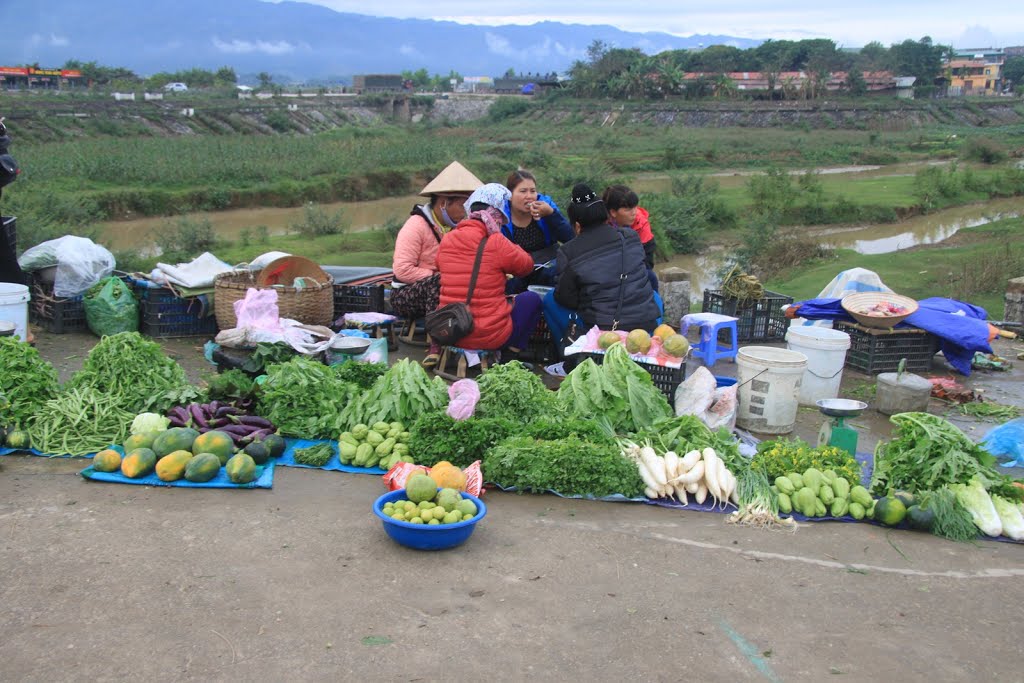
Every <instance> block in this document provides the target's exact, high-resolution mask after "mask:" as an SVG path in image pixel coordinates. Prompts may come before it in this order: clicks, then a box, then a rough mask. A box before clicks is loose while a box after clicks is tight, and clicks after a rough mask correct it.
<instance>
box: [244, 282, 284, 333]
mask: <svg viewBox="0 0 1024 683" xmlns="http://www.w3.org/2000/svg"><path fill="white" fill-rule="evenodd" d="M234 307H235V317H236V318H238V322H237V323H236V324H235V326H236V327H248V328H251V329H255V330H270V331H273V332H281V331H283V328H282V327H281V316H280V313H279V311H278V308H277V291H276V290H273V289H253V288H249V289H248V290H247V291H246V292H245V298H244V299H241V300H239V301H236V302H235V304H234Z"/></svg>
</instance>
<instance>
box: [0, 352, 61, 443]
mask: <svg viewBox="0 0 1024 683" xmlns="http://www.w3.org/2000/svg"><path fill="white" fill-rule="evenodd" d="M59 390H60V380H59V378H58V377H57V371H56V370H55V369H54V368H53V366H52V365H50V364H49V363H47V362H46V361H45V360H43V359H42V358H40V357H39V352H38V351H36V350H35V348H33V347H31V346H29V345H28V344H26V343H25V342H23V341H19V340H18V339H16V338H14V337H0V395H2V396H3V400H0V427H14V426H18V425H22V424H28V421H29V418H31V417H32V415H33V413H35V412H36V410H38V409H39V407H40V406H41V405H42V404H43V403H45V402H46V401H49V400H50V399H52V398H54V397H55V396H57V392H58V391H59Z"/></svg>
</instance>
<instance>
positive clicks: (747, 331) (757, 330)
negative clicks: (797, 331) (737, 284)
mask: <svg viewBox="0 0 1024 683" xmlns="http://www.w3.org/2000/svg"><path fill="white" fill-rule="evenodd" d="M791 303H793V297H791V296H785V295H784V294H778V293H777V292H769V291H768V290H765V292H764V296H763V297H761V298H760V299H750V300H746V301H740V300H739V299H734V298H733V297H730V296H728V295H727V294H725V292H723V291H722V290H720V289H705V290H704V305H703V308H702V310H703V311H704V312H705V313H718V314H720V315H728V316H731V317H733V318H737V322H736V333H737V338H738V341H741V342H753V343H761V342H781V341H784V340H785V338H786V330H787V329H788V328H789V319H788V318H786V314H785V308H786V307H787V306H789V305H790V304H791Z"/></svg>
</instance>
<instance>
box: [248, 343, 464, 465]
mask: <svg viewBox="0 0 1024 683" xmlns="http://www.w3.org/2000/svg"><path fill="white" fill-rule="evenodd" d="M447 405H448V385H447V384H445V383H444V380H443V379H441V378H440V377H434V378H433V379H431V378H430V377H428V376H427V373H426V371H425V370H424V369H423V368H422V367H420V365H419V363H414V362H413V361H411V360H409V359H408V358H403V359H402V360H400V361H398V362H397V363H395V364H394V365H392V366H391V368H390V369H389V370H388V371H387V372H385V373H384V374H383V375H381V376H380V377H378V378H377V381H376V382H374V383H373V386H372V387H370V389H369V390H368V391H363V392H362V393H360V394H359V395H358V396H357V397H356V398H355V399H354V400H352V401H350V402H349V404H348V405H347V406H346V407H345V410H344V411H343V412H342V414H341V419H340V421H339V423H340V424H341V425H342V426H343V428H342V429H339V430H338V432H342V431H345V430H347V429H351V428H352V427H354V426H355V425H357V424H366V425H372V424H374V423H375V422H401V423H402V424H413V423H414V422H415V421H416V420H417V419H419V417H420V415H423V414H424V413H430V412H434V411H436V410H438V409H439V408H444V407H445V406H447ZM268 417H269V416H268ZM275 424H276V421H275ZM335 436H337V434H335ZM413 455H416V453H415V452H414V453H413ZM416 457H417V460H418V458H419V456H418V455H416Z"/></svg>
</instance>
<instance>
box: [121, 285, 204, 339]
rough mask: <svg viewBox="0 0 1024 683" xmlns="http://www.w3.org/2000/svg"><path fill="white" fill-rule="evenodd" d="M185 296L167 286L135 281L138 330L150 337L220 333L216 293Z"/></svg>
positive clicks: (202, 335) (195, 335) (196, 335)
mask: <svg viewBox="0 0 1024 683" xmlns="http://www.w3.org/2000/svg"><path fill="white" fill-rule="evenodd" d="M207 296H208V297H209V298H208V299H206V298H204V297H188V298H182V297H180V296H178V295H177V294H175V293H174V292H172V291H171V290H170V289H167V288H166V287H149V286H147V285H146V284H145V283H142V282H136V283H135V298H136V299H138V300H139V332H141V333H142V334H144V335H146V336H147V337H158V338H162V337H212V336H214V335H215V334H217V317H216V316H215V315H213V304H212V297H213V295H212V294H210V295H207Z"/></svg>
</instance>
